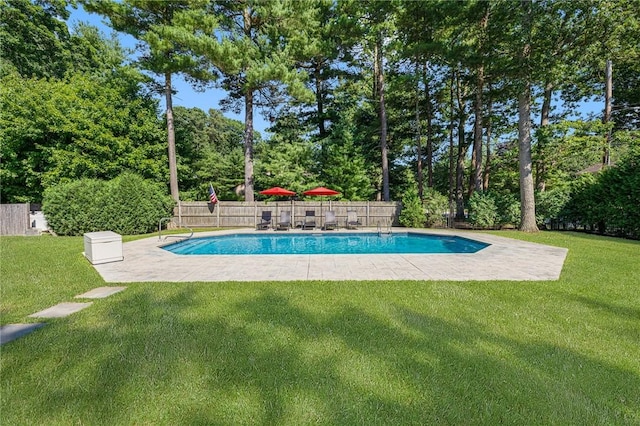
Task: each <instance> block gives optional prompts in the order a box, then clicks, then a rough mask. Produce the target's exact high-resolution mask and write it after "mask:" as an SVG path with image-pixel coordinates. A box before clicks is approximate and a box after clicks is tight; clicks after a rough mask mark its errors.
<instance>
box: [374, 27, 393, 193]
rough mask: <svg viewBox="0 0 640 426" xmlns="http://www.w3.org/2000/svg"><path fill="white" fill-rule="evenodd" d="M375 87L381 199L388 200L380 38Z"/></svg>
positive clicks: (377, 46) (387, 164)
mask: <svg viewBox="0 0 640 426" xmlns="http://www.w3.org/2000/svg"><path fill="white" fill-rule="evenodd" d="M374 73H375V74H376V75H375V80H376V87H377V89H378V99H379V105H378V117H379V120H380V154H381V157H382V201H389V198H390V197H389V159H388V154H389V153H388V151H389V149H388V146H387V111H386V109H385V103H384V70H383V62H382V39H381V38H378V40H377V42H376V47H375V67H374Z"/></svg>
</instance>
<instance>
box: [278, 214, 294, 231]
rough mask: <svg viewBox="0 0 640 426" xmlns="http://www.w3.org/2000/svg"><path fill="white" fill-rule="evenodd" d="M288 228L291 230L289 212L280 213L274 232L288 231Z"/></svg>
mask: <svg viewBox="0 0 640 426" xmlns="http://www.w3.org/2000/svg"><path fill="white" fill-rule="evenodd" d="M289 228H291V212H290V211H288V210H284V211H281V212H280V220H279V221H278V223H277V225H276V231H288V230H289Z"/></svg>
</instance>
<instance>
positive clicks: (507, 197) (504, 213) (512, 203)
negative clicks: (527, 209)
mask: <svg viewBox="0 0 640 426" xmlns="http://www.w3.org/2000/svg"><path fill="white" fill-rule="evenodd" d="M490 194H491V196H492V197H493V199H494V202H495V204H496V207H497V209H498V223H499V224H500V225H513V226H515V227H518V226H520V211H521V210H520V200H518V197H516V196H515V195H514V194H512V193H493V192H492V193H490Z"/></svg>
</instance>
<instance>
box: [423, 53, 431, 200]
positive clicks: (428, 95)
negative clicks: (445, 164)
mask: <svg viewBox="0 0 640 426" xmlns="http://www.w3.org/2000/svg"><path fill="white" fill-rule="evenodd" d="M428 67H429V63H427V64H426V65H425V67H424V68H423V80H424V94H425V98H426V99H425V100H426V102H427V186H428V187H429V188H432V187H433V105H432V104H431V87H430V86H429V80H428V79H427V68H428Z"/></svg>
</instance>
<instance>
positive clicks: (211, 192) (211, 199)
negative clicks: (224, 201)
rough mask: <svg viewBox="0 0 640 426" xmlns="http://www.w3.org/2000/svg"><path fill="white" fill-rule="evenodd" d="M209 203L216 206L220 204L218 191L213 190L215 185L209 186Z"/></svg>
mask: <svg viewBox="0 0 640 426" xmlns="http://www.w3.org/2000/svg"><path fill="white" fill-rule="evenodd" d="M209 202H210V203H211V204H216V203H217V202H218V197H217V196H216V191H214V189H213V185H211V184H209Z"/></svg>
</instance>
